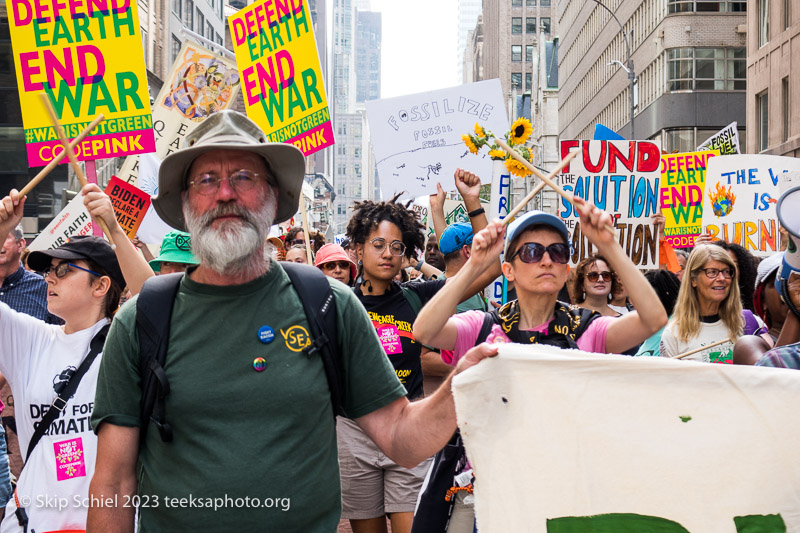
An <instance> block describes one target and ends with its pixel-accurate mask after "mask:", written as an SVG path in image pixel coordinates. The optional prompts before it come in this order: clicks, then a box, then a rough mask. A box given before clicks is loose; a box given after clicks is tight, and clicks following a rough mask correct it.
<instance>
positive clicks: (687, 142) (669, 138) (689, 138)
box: [664, 128, 697, 153]
mask: <svg viewBox="0 0 800 533" xmlns="http://www.w3.org/2000/svg"><path fill="white" fill-rule="evenodd" d="M694 140H695V137H694V128H681V129H674V130H667V131H665V132H664V141H665V144H666V145H667V146H666V150H667V153H672V152H675V151H677V152H692V151H694V149H695V148H696V147H697V145H696V144H695V142H694Z"/></svg>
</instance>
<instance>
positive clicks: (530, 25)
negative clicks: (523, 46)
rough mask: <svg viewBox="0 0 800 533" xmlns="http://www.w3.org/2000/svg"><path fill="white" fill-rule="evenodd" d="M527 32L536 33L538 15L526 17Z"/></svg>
mask: <svg viewBox="0 0 800 533" xmlns="http://www.w3.org/2000/svg"><path fill="white" fill-rule="evenodd" d="M525 33H536V17H526V18H525Z"/></svg>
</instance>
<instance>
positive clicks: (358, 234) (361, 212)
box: [337, 176, 500, 533]
mask: <svg viewBox="0 0 800 533" xmlns="http://www.w3.org/2000/svg"><path fill="white" fill-rule="evenodd" d="M474 179H476V180H477V176H475V177H474ZM478 183H480V182H479V181H478ZM396 200H397V196H396V197H394V198H392V199H391V200H389V201H386V202H373V201H363V202H356V203H355V205H354V208H353V216H352V218H351V219H350V222H349V224H348V226H347V236H348V238H349V239H350V242H351V243H353V244H354V245H355V248H356V253H357V255H358V264H359V269H358V274H359V277H358V280H357V282H356V286H355V289H354V290H355V293H356V297H357V298H358V299H359V300H360V301H361V303H362V304H363V305H364V307H365V308H366V310H367V312H368V313H369V316H370V318H371V319H372V323H373V325H374V326H375V329H376V331H377V333H378V338H379V339H380V341H381V344H382V345H383V347H384V350H385V352H386V356H387V357H389V360H390V361H391V363H392V365H393V366H394V368H395V371H396V372H397V376H398V378H400V381H401V382H402V383H403V385H404V386H405V388H406V391H407V393H408V398H409V399H410V400H412V401H413V400H416V399H420V398H421V397H422V395H423V388H422V365H421V360H420V352H421V349H422V345H421V344H420V343H419V342H417V341H416V340H415V339H414V337H413V335H412V333H411V325H412V324H413V323H414V320H415V319H416V317H417V313H419V310H420V309H421V308H422V306H423V305H424V304H425V303H427V302H428V301H429V300H430V299H431V298H433V296H434V295H435V294H436V293H437V292H438V291H439V290H440V289H441V288H442V287H444V285H445V283H450V282H452V281H453V280H455V279H457V277H458V276H455V277H453V278H451V279H447V280H431V281H423V282H419V281H413V282H407V283H398V282H397V281H395V280H394V277H395V276H396V275H397V274H398V273H399V272H400V270H401V267H402V260H403V257H407V258H409V259H410V258H411V257H414V256H415V255H416V253H417V250H422V249H424V248H425V239H424V234H423V229H424V228H423V226H422V224H420V223H419V221H418V220H417V217H416V215H415V214H414V212H413V211H410V210H408V209H406V208H405V207H404V206H403V205H402V204H400V203H397V202H396ZM499 275H500V263H499V262H497V265H496V268H494V269H492V268H487V269H486V272H485V273H484V275H483V276H482V277H481V278H480V279H478V280H476V282H475V283H473V284H471V285H470V287H469V289H468V290H467V291H466V292H465V294H464V297H463V298H462V299H461V300H464V299H466V298H467V297H469V296H472V295H473V294H475V293H477V292H478V291H480V290H482V289H483V288H484V287H485V286H486V285H488V284H489V283H490V282H491V281H492V280H493V279H495V278H496V277H497V276H499ZM454 310H455V306H454V307H453V311H454ZM337 434H338V441H339V463H340V468H341V476H342V516H343V517H344V518H348V519H350V523H351V525H352V528H353V531H354V532H355V533H361V532H378V531H386V518H385V516H386V515H388V516H389V518H390V520H391V522H392V531H394V532H395V533H403V532H406V533H407V532H409V531H410V529H411V522H412V520H413V515H414V507H415V505H416V501H417V495H418V493H419V490H420V488H421V486H422V481H423V479H424V477H425V474H426V472H427V470H428V466H429V463H430V461H425V462H423V463H422V464H420V465H419V466H417V467H416V468H412V469H408V468H404V467H401V466H399V465H397V464H395V463H394V462H392V461H391V460H389V459H387V458H386V457H385V456H384V455H383V454H382V453H381V452H380V450H379V449H378V448H377V446H376V445H375V444H374V443H373V442H372V441H371V440H370V439H369V437H367V436H366V435H365V434H364V433H363V431H361V429H360V428H359V427H358V426H357V425H356V424H355V423H354V422H352V421H350V420H347V419H344V418H340V419H339V422H338V427H337Z"/></svg>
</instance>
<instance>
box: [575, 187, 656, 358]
mask: <svg viewBox="0 0 800 533" xmlns="http://www.w3.org/2000/svg"><path fill="white" fill-rule="evenodd" d="M575 203H576V207H578V210H579V213H580V219H581V232H582V233H583V234H584V235H585V236H586V237H588V238H589V240H590V241H591V242H592V244H594V245H595V246H596V247H597V250H598V252H599V253H600V254H602V255H603V257H605V258H606V259H607V260H608V262H609V264H610V265H611V267H612V268H613V269H614V270H615V271H616V273H617V275H618V276H619V277H620V279H621V280H622V282H623V283H624V284H625V286H626V287H627V288H628V297H629V298H630V300H631V303H632V304H633V305H634V307H635V308H636V311H634V312H632V313H628V314H627V315H625V316H623V317H620V318H619V319H617V320H615V321H614V322H613V323H611V324H610V325H609V326H608V330H607V332H606V351H608V352H611V353H621V352H624V351H625V350H628V349H630V348H632V347H633V346H636V345H637V344H641V343H642V342H643V341H644V340H645V339H647V338H648V337H650V336H651V335H652V334H653V333H655V332H656V331H658V330H659V329H661V327H662V326H664V324H666V323H667V312H666V311H665V310H664V306H663V305H661V301H660V300H659V299H658V295H657V294H656V291H654V290H653V287H652V286H650V283H648V282H647V279H646V278H645V277H644V275H642V273H641V272H640V271H639V269H638V268H636V265H634V264H633V262H632V261H631V260H630V258H628V256H627V255H625V251H624V250H623V249H622V247H621V246H620V245H619V241H618V240H617V238H616V236H614V235H612V234H611V233H610V232H608V231H606V230H605V229H603V226H604V225H606V224H609V225H610V224H611V215H609V214H608V213H606V212H605V211H602V210H600V209H598V208H597V207H596V206H594V205H591V204H587V203H586V202H585V201H584V200H583V199H582V198H579V197H577V196H576V197H575Z"/></svg>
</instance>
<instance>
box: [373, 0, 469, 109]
mask: <svg viewBox="0 0 800 533" xmlns="http://www.w3.org/2000/svg"><path fill="white" fill-rule="evenodd" d="M370 7H371V9H372V11H380V12H381V13H382V14H383V16H382V17H381V20H382V23H383V44H382V58H381V59H382V61H381V97H382V98H390V97H393V96H401V95H404V94H411V93H418V92H422V91H430V90H433V89H442V88H444V87H452V86H453V85H458V84H459V83H460V82H459V81H458V79H457V73H458V68H457V63H456V55H457V54H456V48H457V46H458V2H457V0H399V1H398V0H371V2H370Z"/></svg>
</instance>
